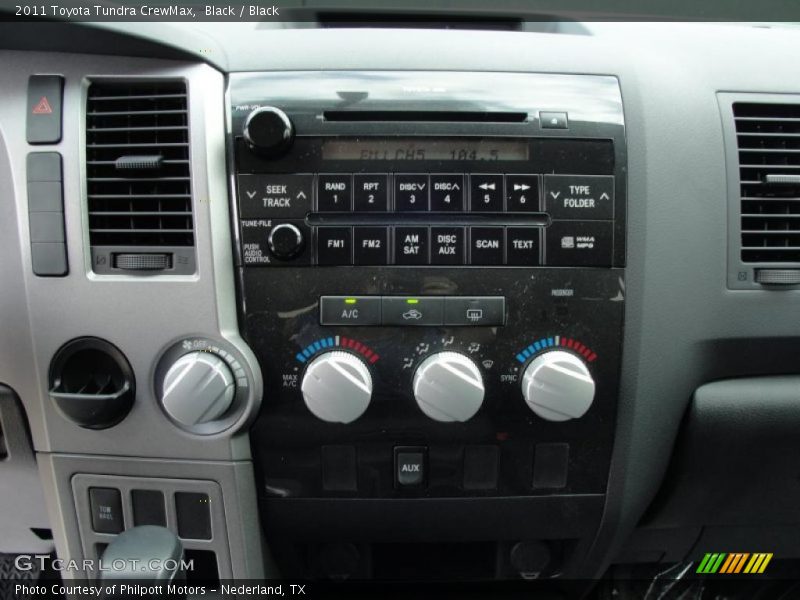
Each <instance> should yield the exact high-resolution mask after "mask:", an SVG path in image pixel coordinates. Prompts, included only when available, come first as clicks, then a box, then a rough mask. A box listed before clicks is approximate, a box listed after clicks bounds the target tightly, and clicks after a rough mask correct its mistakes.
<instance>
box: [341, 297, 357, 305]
mask: <svg viewBox="0 0 800 600" xmlns="http://www.w3.org/2000/svg"><path fill="white" fill-rule="evenodd" d="M356 302H357V300H356V299H355V298H345V299H344V303H345V304H355V303H356Z"/></svg>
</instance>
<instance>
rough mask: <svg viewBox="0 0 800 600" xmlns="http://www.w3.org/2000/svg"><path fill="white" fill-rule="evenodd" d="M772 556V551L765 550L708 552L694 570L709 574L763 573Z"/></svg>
mask: <svg viewBox="0 0 800 600" xmlns="http://www.w3.org/2000/svg"><path fill="white" fill-rule="evenodd" d="M772 556H773V555H772V553H767V552H759V553H755V554H750V553H749V552H732V553H730V554H728V553H725V552H709V553H707V554H706V555H705V556H704V557H703V560H702V561H700V564H699V565H698V566H697V571H696V572H697V573H702V574H704V575H711V574H714V573H720V574H723V573H724V574H735V573H750V574H757V573H763V572H764V571H765V570H766V568H767V565H768V564H769V562H770V561H771V560H772ZM748 559H749V560H748ZM745 565H747V566H745ZM742 569H744V570H742Z"/></svg>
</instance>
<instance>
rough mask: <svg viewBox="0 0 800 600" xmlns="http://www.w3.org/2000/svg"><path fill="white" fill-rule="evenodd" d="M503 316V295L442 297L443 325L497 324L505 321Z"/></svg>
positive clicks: (504, 305) (504, 310)
mask: <svg viewBox="0 0 800 600" xmlns="http://www.w3.org/2000/svg"><path fill="white" fill-rule="evenodd" d="M505 317H506V299H505V298H504V297H503V296H474V297H470V296H447V297H446V298H445V299H444V324H445V325H472V326H497V325H503V324H504V323H505Z"/></svg>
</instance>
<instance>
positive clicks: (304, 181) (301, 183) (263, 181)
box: [238, 174, 314, 219]
mask: <svg viewBox="0 0 800 600" xmlns="http://www.w3.org/2000/svg"><path fill="white" fill-rule="evenodd" d="M313 181H314V176H313V175H310V174H299V175H239V178H238V186H239V211H240V213H241V217H242V218H243V219H258V218H263V217H270V218H280V219H302V218H303V217H305V216H306V213H308V212H310V211H311V195H312V194H313V187H312V186H313Z"/></svg>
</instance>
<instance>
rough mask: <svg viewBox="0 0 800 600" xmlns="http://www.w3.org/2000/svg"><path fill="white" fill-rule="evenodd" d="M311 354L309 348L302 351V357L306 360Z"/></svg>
mask: <svg viewBox="0 0 800 600" xmlns="http://www.w3.org/2000/svg"><path fill="white" fill-rule="evenodd" d="M312 354H313V351H312V349H311V347H310V346H309V347H306V348H305V349H303V356H305V357H306V358H309V357H310V356H311V355H312Z"/></svg>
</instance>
